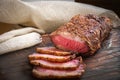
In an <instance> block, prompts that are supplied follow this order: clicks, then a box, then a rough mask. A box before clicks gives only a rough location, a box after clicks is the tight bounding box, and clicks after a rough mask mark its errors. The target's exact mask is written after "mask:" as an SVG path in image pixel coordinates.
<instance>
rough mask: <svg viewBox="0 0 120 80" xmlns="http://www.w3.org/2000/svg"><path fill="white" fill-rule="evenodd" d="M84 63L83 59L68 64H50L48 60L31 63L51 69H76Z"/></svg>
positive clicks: (32, 61)
mask: <svg viewBox="0 0 120 80" xmlns="http://www.w3.org/2000/svg"><path fill="white" fill-rule="evenodd" d="M81 62H82V58H81V57H79V58H76V59H73V60H70V61H68V62H63V63H58V62H50V61H46V60H31V61H30V63H31V64H33V65H36V66H41V67H45V68H49V69H71V70H73V69H76V68H77V67H78V66H79V64H80V63H81Z"/></svg>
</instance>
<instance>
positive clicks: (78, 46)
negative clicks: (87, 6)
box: [50, 14, 112, 55]
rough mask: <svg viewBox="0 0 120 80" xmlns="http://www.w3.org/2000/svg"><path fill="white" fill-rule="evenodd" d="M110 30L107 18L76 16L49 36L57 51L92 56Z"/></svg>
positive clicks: (110, 24) (110, 25)
mask: <svg viewBox="0 0 120 80" xmlns="http://www.w3.org/2000/svg"><path fill="white" fill-rule="evenodd" d="M111 29H112V23H111V21H110V19H109V18H107V17H98V16H95V15H92V14H89V15H86V16H82V15H76V16H74V17H73V18H72V19H71V20H70V21H69V22H68V23H66V24H64V25H63V26H61V27H59V28H58V29H57V30H56V31H54V32H52V33H51V35H50V36H51V39H52V41H53V43H54V44H55V46H56V47H58V48H59V49H63V50H68V51H73V52H77V53H81V54H82V55H92V54H94V53H95V52H96V51H97V50H98V49H99V48H100V47H101V43H102V41H103V40H104V39H105V38H106V37H107V36H108V34H109V32H110V30H111Z"/></svg>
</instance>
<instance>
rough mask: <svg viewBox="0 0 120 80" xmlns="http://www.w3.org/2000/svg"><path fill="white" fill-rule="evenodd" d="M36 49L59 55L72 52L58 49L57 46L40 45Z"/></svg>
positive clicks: (43, 52)
mask: <svg viewBox="0 0 120 80" xmlns="http://www.w3.org/2000/svg"><path fill="white" fill-rule="evenodd" d="M36 51H37V52H39V53H41V54H51V55H57V56H66V55H70V54H71V53H70V52H66V51H63V50H60V49H57V48H56V47H39V48H37V49H36Z"/></svg>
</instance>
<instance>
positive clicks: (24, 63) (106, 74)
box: [0, 29, 120, 80]
mask: <svg viewBox="0 0 120 80" xmlns="http://www.w3.org/2000/svg"><path fill="white" fill-rule="evenodd" d="M41 46H54V45H53V44H52V42H51V40H50V38H49V37H48V36H43V42H42V43H41V44H38V45H36V46H33V47H30V48H27V49H23V50H19V51H15V52H11V53H7V54H4V55H0V80H38V79H36V78H34V77H33V76H32V68H33V66H32V65H30V64H29V61H28V55H29V54H32V53H33V52H35V49H36V47H41ZM83 59H84V62H85V63H86V64H87V68H86V72H85V73H84V75H83V76H82V78H81V79H79V78H78V79H73V80H120V30H119V29H113V30H112V31H111V34H110V36H109V37H108V38H107V40H105V41H104V42H103V45H102V48H101V49H100V50H98V51H97V52H96V54H95V55H93V56H91V57H89V58H83ZM39 80H41V79H39Z"/></svg>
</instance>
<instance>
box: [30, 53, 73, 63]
mask: <svg viewBox="0 0 120 80" xmlns="http://www.w3.org/2000/svg"><path fill="white" fill-rule="evenodd" d="M28 58H29V60H41V59H42V60H47V61H51V62H66V61H69V60H71V59H73V58H75V56H74V55H68V56H56V55H50V54H40V53H34V54H31V55H29V56H28Z"/></svg>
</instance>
